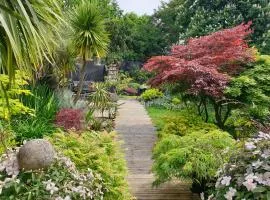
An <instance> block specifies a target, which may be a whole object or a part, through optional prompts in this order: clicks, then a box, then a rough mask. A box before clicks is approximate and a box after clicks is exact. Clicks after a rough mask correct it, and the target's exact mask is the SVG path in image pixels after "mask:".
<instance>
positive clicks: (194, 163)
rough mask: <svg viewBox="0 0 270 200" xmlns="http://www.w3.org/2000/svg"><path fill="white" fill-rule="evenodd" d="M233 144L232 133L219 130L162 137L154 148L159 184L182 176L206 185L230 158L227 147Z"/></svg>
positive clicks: (156, 182) (157, 182)
mask: <svg viewBox="0 0 270 200" xmlns="http://www.w3.org/2000/svg"><path fill="white" fill-rule="evenodd" d="M233 144H234V140H233V139H232V138H231V137H230V135H229V134H228V133H226V132H223V131H220V130H218V129H216V130H211V131H209V132H208V133H202V132H200V131H197V132H193V133H189V134H188V135H185V136H178V135H172V134H169V135H166V136H165V137H162V138H161V140H160V141H159V142H158V143H157V145H156V147H155V149H154V160H155V161H154V166H153V171H154V173H155V175H156V181H155V184H160V183H163V182H166V181H169V180H171V179H173V178H178V179H189V180H192V181H193V183H199V184H201V186H202V187H203V184H204V182H205V181H210V180H212V179H213V178H214V177H215V175H216V172H217V170H218V168H219V167H220V166H221V165H222V164H223V163H224V162H225V161H227V158H228V157H227V154H226V153H225V152H226V151H225V150H226V149H227V148H228V147H232V146H233Z"/></svg>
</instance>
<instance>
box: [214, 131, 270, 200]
mask: <svg viewBox="0 0 270 200" xmlns="http://www.w3.org/2000/svg"><path fill="white" fill-rule="evenodd" d="M269 196H270V134H268V133H263V132H260V133H259V134H258V136H256V137H254V138H251V139H249V140H247V141H246V142H244V143H243V144H242V145H241V147H240V149H239V150H238V151H236V152H234V154H233V155H232V157H231V158H230V161H229V162H228V163H227V164H225V165H224V167H223V168H221V169H220V171H219V176H218V179H217V182H216V185H215V189H214V194H213V195H211V197H210V199H218V200H219V199H220V200H222V199H224V200H225V199H227V200H229V199H231V200H232V199H254V200H257V199H269Z"/></svg>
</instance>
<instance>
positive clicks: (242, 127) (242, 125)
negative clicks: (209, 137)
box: [225, 109, 257, 139]
mask: <svg viewBox="0 0 270 200" xmlns="http://www.w3.org/2000/svg"><path fill="white" fill-rule="evenodd" d="M225 125H226V127H227V129H228V131H229V132H230V134H231V135H232V136H233V137H234V138H235V139H243V138H248V137H250V136H252V135H253V134H254V133H255V132H256V129H257V128H256V126H255V124H254V123H253V122H252V121H251V120H250V118H249V114H248V112H245V111H242V110H240V109H236V110H233V111H232V113H231V116H230V117H229V118H228V120H227V122H226V124H225Z"/></svg>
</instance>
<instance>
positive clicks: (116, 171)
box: [49, 132, 130, 200]
mask: <svg viewBox="0 0 270 200" xmlns="http://www.w3.org/2000/svg"><path fill="white" fill-rule="evenodd" d="M49 140H50V141H51V142H52V143H53V144H54V146H55V148H56V149H57V150H59V151H61V152H63V154H64V155H65V156H68V157H69V158H70V159H71V160H72V161H73V162H74V163H75V165H76V166H77V168H78V169H79V170H81V171H87V169H88V168H90V169H92V170H93V171H94V172H96V173H98V174H100V175H101V178H102V180H103V184H104V187H105V188H106V189H107V192H105V194H104V199H107V200H111V199H118V200H128V199H130V193H129V190H128V185H127V182H126V180H125V177H126V173H127V170H126V163H125V160H124V157H123V154H122V152H121V150H120V144H119V142H116V140H115V133H110V134H109V133H106V132H103V133H95V132H85V133H83V134H81V135H77V134H75V133H74V134H72V133H69V134H65V133H56V134H54V135H53V136H51V137H50V138H49Z"/></svg>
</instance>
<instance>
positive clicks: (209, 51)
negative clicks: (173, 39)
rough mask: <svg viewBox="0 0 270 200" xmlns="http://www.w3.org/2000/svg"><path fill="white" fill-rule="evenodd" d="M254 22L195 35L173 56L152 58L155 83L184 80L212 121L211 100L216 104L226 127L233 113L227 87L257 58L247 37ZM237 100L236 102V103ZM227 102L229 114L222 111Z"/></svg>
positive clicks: (218, 117)
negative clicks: (209, 33) (205, 34)
mask: <svg viewBox="0 0 270 200" xmlns="http://www.w3.org/2000/svg"><path fill="white" fill-rule="evenodd" d="M250 25H251V23H248V24H246V25H244V24H241V25H239V26H236V27H234V28H231V29H225V30H222V31H218V32H215V33H212V34H211V35H208V36H203V37H200V38H193V39H190V40H189V41H188V43H187V44H186V45H177V46H174V47H173V48H172V52H171V55H170V56H157V57H153V58H151V59H149V60H148V62H147V63H146V64H145V65H144V68H145V69H146V70H148V71H150V72H155V73H156V76H155V77H154V78H152V79H151V80H150V83H151V84H152V85H161V84H164V83H168V82H170V83H175V82H176V83H180V84H181V91H180V92H183V93H186V94H190V95H193V96H194V97H198V98H199V99H200V104H199V106H198V107H199V108H198V110H199V109H201V106H203V109H204V111H205V118H206V121H207V120H208V118H209V116H208V110H207V105H206V104H207V103H208V101H209V102H210V103H211V104H212V105H213V107H214V111H215V118H216V123H217V125H218V126H219V127H221V128H224V124H225V122H226V120H227V118H228V116H229V114H230V111H231V109H232V108H231V105H232V104H230V101H228V100H227V99H225V100H224V98H223V97H224V90H225V88H226V86H227V85H228V83H229V81H230V79H231V77H230V76H233V75H234V74H235V73H237V72H239V71H240V70H241V69H242V65H243V64H245V63H246V62H251V61H253V60H254V58H255V56H254V51H253V50H252V49H250V48H248V45H247V41H246V37H247V36H249V35H250V33H251V30H250ZM233 103H234V102H233ZM224 105H225V108H226V111H225V114H224V113H223V112H222V111H223V109H222V108H223V107H224Z"/></svg>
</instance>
